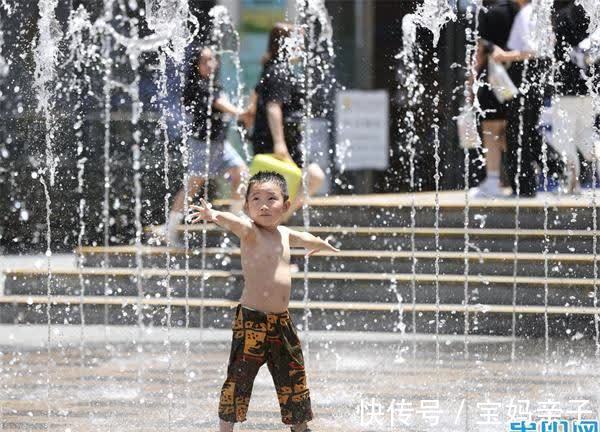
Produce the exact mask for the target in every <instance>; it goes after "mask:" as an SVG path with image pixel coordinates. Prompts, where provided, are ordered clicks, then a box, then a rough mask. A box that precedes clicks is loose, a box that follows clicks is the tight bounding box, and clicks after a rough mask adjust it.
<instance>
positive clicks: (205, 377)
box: [0, 326, 600, 432]
mask: <svg viewBox="0 0 600 432" xmlns="http://www.w3.org/2000/svg"><path fill="white" fill-rule="evenodd" d="M81 331H82V329H81V327H78V326H53V327H52V329H51V335H50V337H51V345H50V357H48V349H47V344H46V341H47V338H48V329H47V327H45V326H27V327H26V326H0V350H1V352H2V354H1V355H0V382H1V387H0V407H1V410H0V419H1V422H0V430H2V431H34V430H47V429H48V424H50V430H56V431H71V432H75V431H114V432H116V431H167V430H172V431H216V430H218V420H217V414H216V413H217V404H218V398H219V392H220V388H221V385H222V383H223V380H224V377H225V369H226V364H227V359H228V354H229V343H230V337H231V334H230V332H229V331H227V330H197V329H194V330H189V331H186V330H185V329H172V330H171V331H170V332H169V333H167V331H166V329H161V328H150V329H146V330H144V331H142V332H140V331H139V329H137V328H135V327H106V328H105V327H103V326H90V327H86V328H85V329H83V332H84V333H83V338H82V337H81ZM300 337H301V340H302V342H303V347H304V351H305V357H306V358H307V374H308V385H309V388H310V390H311V399H312V402H313V410H314V412H315V420H314V421H313V422H311V427H312V429H313V430H315V431H400V430H401V431H510V430H511V428H510V425H509V422H510V420H511V418H512V420H516V419H518V418H523V419H528V420H529V421H537V422H540V423H541V421H542V420H543V419H544V418H562V419H565V420H567V421H568V422H571V423H572V422H574V421H575V420H576V419H577V418H578V417H579V418H581V419H585V418H587V419H597V418H598V417H600V416H599V415H598V412H599V399H600V398H599V396H600V391H599V389H600V386H599V384H600V369H599V368H598V367H597V366H598V363H599V362H598V361H597V357H596V356H595V349H596V344H595V342H594V340H590V339H586V338H582V337H580V335H574V337H573V338H571V339H561V340H550V341H549V346H548V351H546V348H545V342H544V340H543V339H537V340H522V339H518V340H516V341H515V343H514V350H515V358H514V360H511V351H512V349H513V341H512V339H511V338H506V337H493V338H491V337H474V336H472V337H469V339H468V346H467V349H468V358H465V357H466V355H465V352H466V351H465V340H464V337H462V336H458V337H457V336H452V337H450V336H440V337H439V338H438V339H437V342H436V338H435V336H434V335H416V336H414V335H401V334H382V333H349V332H335V333H328V332H309V333H308V334H307V333H304V332H301V333H300ZM82 341H83V345H82ZM186 344H187V345H188V346H189V350H187V349H186ZM82 349H83V351H82ZM438 357H439V361H436V359H437V358H438ZM49 358H50V361H48V359H49ZM48 373H49V374H48ZM48 379H49V385H48ZM236 429H237V430H244V431H266V430H271V431H284V430H289V429H287V428H285V426H283V425H282V424H281V421H280V417H279V411H278V405H277V398H276V394H275V389H274V386H273V382H272V380H271V377H270V376H269V372H268V369H267V368H266V367H263V368H262V369H261V371H260V373H259V375H258V377H257V379H256V381H255V385H254V390H253V396H252V399H251V402H250V409H249V413H248V420H247V421H246V422H245V423H243V424H241V425H240V426H239V427H238V428H236ZM569 430H570V429H569Z"/></svg>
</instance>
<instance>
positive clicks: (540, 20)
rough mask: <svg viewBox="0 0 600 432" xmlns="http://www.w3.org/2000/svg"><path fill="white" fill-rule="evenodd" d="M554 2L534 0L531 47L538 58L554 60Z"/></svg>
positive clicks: (551, 0) (550, 0)
mask: <svg viewBox="0 0 600 432" xmlns="http://www.w3.org/2000/svg"><path fill="white" fill-rule="evenodd" d="M553 10H554V1H553V0H533V1H532V13H531V25H532V28H531V45H532V47H533V49H534V51H535V53H536V54H537V56H538V57H546V58H552V57H553V56H554V45H555V43H556V37H555V35H554V30H553V28H552V14H553Z"/></svg>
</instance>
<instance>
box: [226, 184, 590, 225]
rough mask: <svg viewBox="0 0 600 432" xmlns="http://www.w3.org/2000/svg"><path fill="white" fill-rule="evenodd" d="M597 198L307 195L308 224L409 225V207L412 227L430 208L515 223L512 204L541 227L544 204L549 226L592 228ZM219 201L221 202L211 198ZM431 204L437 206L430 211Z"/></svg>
mask: <svg viewBox="0 0 600 432" xmlns="http://www.w3.org/2000/svg"><path fill="white" fill-rule="evenodd" d="M597 201H598V200H597V199H595V198H594V197H593V196H592V193H591V192H586V193H584V194H582V195H578V196H564V195H563V196H559V195H554V194H551V193H549V194H544V193H540V194H538V196H537V197H535V198H520V199H518V200H517V199H516V198H508V197H507V198H498V199H469V200H468V202H467V200H466V199H465V193H464V191H444V192H440V193H439V194H437V195H436V194H435V193H433V192H421V193H416V194H414V196H413V194H410V193H404V194H378V195H353V196H351V195H341V196H330V197H318V198H313V199H311V200H309V202H308V204H309V218H310V225H316V226H340V225H341V226H353V225H358V226H371V227H386V226H387V227H407V226H411V212H412V209H413V204H414V208H415V211H416V213H415V219H416V226H418V227H433V226H435V221H436V213H437V214H438V221H439V226H440V227H446V228H462V227H464V221H465V210H464V209H465V207H466V206H467V204H468V208H469V227H478V228H484V227H485V228H515V215H516V211H517V208H518V211H519V225H520V228H523V229H543V228H544V221H545V213H546V209H547V221H548V228H549V229H573V230H577V229H580V230H587V229H592V228H593V205H594V204H595V205H596V206H597ZM215 203H216V204H217V205H225V204H226V202H225V201H216V202H215ZM436 208H437V210H436ZM290 223H291V224H295V225H303V214H302V212H300V211H299V212H297V213H296V214H295V215H294V216H293V218H292V219H291V220H290Z"/></svg>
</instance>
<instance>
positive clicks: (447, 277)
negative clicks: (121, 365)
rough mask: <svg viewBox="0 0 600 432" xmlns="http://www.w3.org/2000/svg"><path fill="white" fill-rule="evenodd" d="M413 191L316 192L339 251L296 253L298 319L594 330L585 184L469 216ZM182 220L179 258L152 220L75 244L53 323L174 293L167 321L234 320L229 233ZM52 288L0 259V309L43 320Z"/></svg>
mask: <svg viewBox="0 0 600 432" xmlns="http://www.w3.org/2000/svg"><path fill="white" fill-rule="evenodd" d="M436 201H437V205H436ZM412 202H413V196H412V195H410V194H405V195H369V196H351V197H345V196H342V197H328V198H319V199H313V200H312V202H311V207H310V213H309V216H310V228H309V231H311V232H313V233H314V234H316V235H319V236H321V237H323V238H324V237H330V239H331V241H332V243H333V244H335V245H337V246H339V247H340V248H341V249H342V252H341V253H339V254H333V253H325V252H323V253H320V254H317V255H314V256H312V257H310V259H309V261H308V269H307V273H306V276H305V272H304V270H305V269H304V267H305V264H306V260H305V258H304V251H300V250H294V251H293V252H292V261H293V262H294V263H295V264H297V265H298V267H299V271H298V272H297V273H294V274H293V287H292V301H291V303H290V311H291V312H292V315H293V317H294V319H295V321H296V324H298V325H300V324H301V323H302V322H303V319H302V318H303V316H304V314H305V313H307V312H309V314H308V324H309V328H311V329H321V330H329V329H331V330H334V329H335V330H366V331H371V330H373V331H399V330H400V329H404V331H407V332H411V331H413V329H414V330H416V331H417V332H427V333H434V332H435V331H436V316H437V322H438V323H439V325H438V329H439V332H440V333H449V334H452V333H463V332H464V331H465V325H468V332H469V333H471V334H497V335H509V334H512V328H513V319H514V325H515V332H516V334H517V335H521V336H529V337H536V336H542V335H544V333H545V317H546V316H547V318H548V325H549V333H550V334H551V335H557V336H558V335H566V336H569V335H570V336H573V335H575V334H577V333H581V334H593V332H594V331H595V330H594V313H597V312H598V310H597V309H595V308H594V291H595V287H596V283H595V279H594V274H595V273H596V275H597V274H598V271H597V268H598V267H597V263H596V262H595V256H594V243H595V240H594V239H595V233H594V230H593V226H594V217H595V215H594V211H593V207H592V206H591V202H592V198H591V197H590V196H589V195H583V196H580V197H577V198H573V197H562V198H558V197H555V196H546V197H542V198H538V199H521V200H519V201H518V202H517V201H516V200H514V199H504V200H494V201H487V200H477V201H473V202H470V203H469V211H468V220H469V223H468V227H467V228H466V229H465V210H464V208H465V201H464V193H463V192H443V193H440V194H439V196H438V197H437V198H436V196H435V195H434V194H431V193H421V194H417V195H416V196H415V203H416V207H415V212H414V213H413V210H412V206H411V204H412ZM215 204H219V203H215ZM220 204H224V203H223V202H221V203H220ZM517 204H518V212H519V213H518V214H519V218H518V220H519V227H520V228H519V230H518V251H517V253H516V254H515V238H516V237H517V236H516V234H517V231H516V230H515V215H516V212H517ZM411 214H414V228H411V227H412V225H413V223H412V217H411ZM436 215H437V220H438V224H437V227H436ZM545 215H547V217H545ZM302 222H303V221H302V215H301V214H297V215H296V216H295V217H294V219H293V220H292V221H291V224H290V225H292V226H295V227H296V228H297V229H303V228H301V226H302V225H303V224H302ZM180 229H181V230H182V231H183V230H184V227H181V228H180ZM188 231H189V233H190V246H191V247H190V250H189V253H188V254H187V258H186V251H185V250H183V249H177V248H170V249H167V248H166V247H164V246H159V245H150V244H152V243H155V242H152V241H151V240H152V239H153V235H152V232H153V230H152V227H149V228H148V229H147V234H148V236H147V239H148V241H147V242H146V243H147V245H145V246H143V247H142V248H140V249H139V250H138V249H137V248H136V247H135V246H111V247H108V248H105V247H84V248H82V249H81V250H79V251H78V253H79V254H81V256H82V257H83V258H84V267H83V268H82V269H81V270H78V269H64V270H60V269H53V271H52V275H51V279H50V287H51V294H52V296H51V299H50V301H51V308H50V315H51V319H52V322H56V323H71V324H78V323H79V322H80V319H81V318H80V316H81V312H80V307H83V311H84V316H85V322H86V323H87V324H102V323H108V324H137V323H138V322H140V321H141V322H144V323H145V324H147V325H166V320H167V319H168V314H167V309H168V307H169V306H170V310H171V313H170V317H171V324H172V325H173V326H185V325H186V323H187V325H189V326H203V327H217V328H219V327H227V326H229V324H230V314H231V307H232V306H234V305H235V304H236V301H237V299H238V298H239V296H240V294H241V291H242V287H243V280H242V277H241V272H240V257H239V249H238V245H237V242H236V238H235V236H232V235H231V234H228V233H227V232H225V231H223V230H222V229H220V228H219V227H217V226H214V225H211V224H208V225H206V226H204V225H194V226H189V227H188ZM203 237H205V239H206V246H207V247H206V248H205V249H204V250H202V247H201V245H202V238H203ZM467 238H468V248H467V252H465V241H466V239H467ZM436 243H437V244H438V249H437V250H436ZM413 244H414V250H413ZM167 259H168V262H169V265H168V266H167ZM138 260H140V261H141V263H142V266H141V267H139V268H138V266H137V262H138ZM203 263H204V270H202V269H203ZM515 269H516V275H515ZM306 289H308V290H309V291H308V297H309V302H308V303H307V304H305V303H304V302H303V299H304V296H305V290H306ZM47 290H48V273H47V271H45V270H31V269H21V270H11V271H7V272H5V275H4V290H3V295H2V296H0V321H2V322H5V323H6V322H8V323H40V322H41V323H44V322H46V321H47V314H46V305H47V304H48V296H47ZM436 292H437V299H436ZM140 293H141V295H140ZM413 293H414V294H413ZM465 293H466V294H467V298H468V301H467V302H465ZM513 298H514V304H513ZM599 310H600V309H599ZM138 311H140V312H138ZM465 313H466V316H467V318H468V319H467V320H465Z"/></svg>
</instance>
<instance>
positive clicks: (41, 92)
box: [34, 0, 62, 187]
mask: <svg viewBox="0 0 600 432" xmlns="http://www.w3.org/2000/svg"><path fill="white" fill-rule="evenodd" d="M38 6H39V10H40V19H39V20H38V31H39V36H38V38H37V41H36V43H35V46H34V58H35V74H34V86H35V89H36V92H37V96H38V106H37V109H38V111H40V112H41V113H42V114H43V116H44V119H45V126H46V169H47V170H48V175H49V179H50V187H52V186H54V180H55V175H56V165H57V160H56V156H55V155H54V138H55V136H54V134H55V133H56V122H55V121H54V101H53V93H52V84H53V81H54V80H55V79H56V61H57V58H58V52H59V51H58V44H59V42H60V40H61V38H62V31H61V29H60V25H59V23H58V20H57V18H56V14H55V11H56V7H57V6H58V0H40V2H39V5H38Z"/></svg>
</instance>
